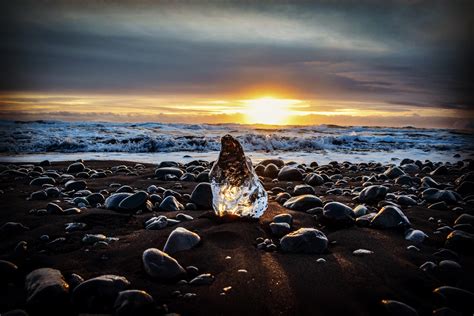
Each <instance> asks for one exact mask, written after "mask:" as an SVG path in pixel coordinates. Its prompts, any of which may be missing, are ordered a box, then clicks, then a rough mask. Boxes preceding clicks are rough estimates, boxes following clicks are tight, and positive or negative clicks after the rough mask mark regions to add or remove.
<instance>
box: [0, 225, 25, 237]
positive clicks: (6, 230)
mask: <svg viewBox="0 0 474 316" xmlns="http://www.w3.org/2000/svg"><path fill="white" fill-rule="evenodd" d="M29 229H30V228H29V227H27V226H25V225H23V224H22V223H17V222H6V223H5V224H3V225H2V226H0V236H10V235H14V234H18V233H21V232H24V231H27V230H29Z"/></svg>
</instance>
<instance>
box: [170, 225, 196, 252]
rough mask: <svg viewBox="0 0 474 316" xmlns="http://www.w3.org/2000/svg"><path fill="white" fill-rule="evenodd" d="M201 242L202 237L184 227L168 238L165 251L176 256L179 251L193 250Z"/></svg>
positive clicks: (173, 232) (177, 229) (174, 231)
mask: <svg viewBox="0 0 474 316" xmlns="http://www.w3.org/2000/svg"><path fill="white" fill-rule="evenodd" d="M200 241H201V237H199V235H198V234H196V233H194V232H192V231H190V230H187V229H186V228H184V227H178V228H176V229H175V230H173V231H172V232H171V234H170V235H169V236H168V239H167V240H166V243H165V246H164V247H163V251H164V252H166V253H167V254H174V253H176V252H178V251H183V250H188V249H191V248H193V247H194V246H196V245H197V244H198V243H199V242H200Z"/></svg>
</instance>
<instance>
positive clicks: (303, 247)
mask: <svg viewBox="0 0 474 316" xmlns="http://www.w3.org/2000/svg"><path fill="white" fill-rule="evenodd" d="M327 245H328V239H327V237H326V235H324V233H323V232H321V231H319V230H317V229H315V228H300V229H298V230H296V231H294V232H291V233H289V234H287V235H285V236H284V237H283V238H281V240H280V246H281V249H282V250H283V251H284V252H302V253H322V252H324V251H325V250H326V249H327Z"/></svg>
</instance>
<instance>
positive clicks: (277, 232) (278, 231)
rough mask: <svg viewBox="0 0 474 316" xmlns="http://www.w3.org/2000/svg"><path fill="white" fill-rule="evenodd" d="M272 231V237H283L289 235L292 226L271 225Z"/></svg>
mask: <svg viewBox="0 0 474 316" xmlns="http://www.w3.org/2000/svg"><path fill="white" fill-rule="evenodd" d="M269 226H270V230H271V231H272V235H274V236H276V237H281V236H284V235H286V234H288V233H289V232H290V231H291V227H290V224H288V223H270V225H269Z"/></svg>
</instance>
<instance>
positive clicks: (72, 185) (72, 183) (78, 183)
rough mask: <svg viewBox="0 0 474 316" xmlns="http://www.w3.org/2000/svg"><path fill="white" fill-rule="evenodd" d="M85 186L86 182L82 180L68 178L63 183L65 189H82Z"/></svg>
mask: <svg viewBox="0 0 474 316" xmlns="http://www.w3.org/2000/svg"><path fill="white" fill-rule="evenodd" d="M86 187H87V183H86V181H84V180H69V181H68V182H66V184H65V185H64V188H65V189H66V191H79V190H84V189H85V188H86Z"/></svg>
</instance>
